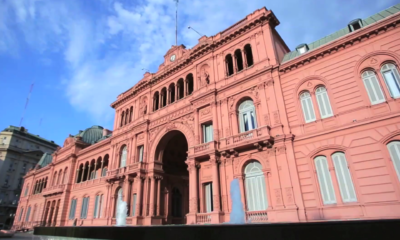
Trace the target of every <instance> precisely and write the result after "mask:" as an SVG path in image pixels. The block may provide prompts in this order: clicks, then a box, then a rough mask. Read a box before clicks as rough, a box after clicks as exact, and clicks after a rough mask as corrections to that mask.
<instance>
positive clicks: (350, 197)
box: [332, 153, 357, 202]
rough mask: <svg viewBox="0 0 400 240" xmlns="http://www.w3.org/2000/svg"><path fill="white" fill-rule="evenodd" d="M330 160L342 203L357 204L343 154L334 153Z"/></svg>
mask: <svg viewBox="0 0 400 240" xmlns="http://www.w3.org/2000/svg"><path fill="white" fill-rule="evenodd" d="M332 159H333V164H334V166H335V172H336V177H337V179H338V182H339V189H340V194H341V196H342V199H343V202H357V197H356V192H355V190H354V185H353V181H352V179H351V175H350V171H349V168H348V165H347V161H346V158H345V155H344V154H343V153H335V154H333V155H332Z"/></svg>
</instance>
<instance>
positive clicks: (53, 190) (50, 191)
mask: <svg viewBox="0 0 400 240" xmlns="http://www.w3.org/2000/svg"><path fill="white" fill-rule="evenodd" d="M65 186H66V185H65V184H60V185H55V186H51V187H47V188H45V189H43V191H42V195H43V196H49V195H54V194H61V193H63V192H64V189H65Z"/></svg>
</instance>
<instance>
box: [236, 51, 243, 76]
mask: <svg viewBox="0 0 400 240" xmlns="http://www.w3.org/2000/svg"><path fill="white" fill-rule="evenodd" d="M235 60H236V68H237V69H236V71H238V72H240V71H242V70H243V57H242V51H240V49H237V50H236V51H235Z"/></svg>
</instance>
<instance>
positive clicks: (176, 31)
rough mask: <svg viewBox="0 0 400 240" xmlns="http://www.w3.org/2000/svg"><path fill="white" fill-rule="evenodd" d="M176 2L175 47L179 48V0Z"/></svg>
mask: <svg viewBox="0 0 400 240" xmlns="http://www.w3.org/2000/svg"><path fill="white" fill-rule="evenodd" d="M174 1H175V2H176V11H175V46H178V2H179V0H174Z"/></svg>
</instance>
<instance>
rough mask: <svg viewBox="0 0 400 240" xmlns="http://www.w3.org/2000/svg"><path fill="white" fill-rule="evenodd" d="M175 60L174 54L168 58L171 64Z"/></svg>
mask: <svg viewBox="0 0 400 240" xmlns="http://www.w3.org/2000/svg"><path fill="white" fill-rule="evenodd" d="M175 58H176V56H175V54H174V55H172V56H171V58H170V60H171V62H173V61H175Z"/></svg>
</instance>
